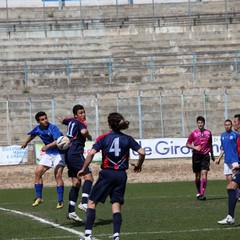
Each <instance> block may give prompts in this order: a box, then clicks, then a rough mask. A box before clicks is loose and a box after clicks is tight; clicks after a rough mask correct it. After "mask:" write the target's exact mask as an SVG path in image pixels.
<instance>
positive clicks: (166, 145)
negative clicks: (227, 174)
mask: <svg viewBox="0 0 240 240" xmlns="http://www.w3.org/2000/svg"><path fill="white" fill-rule="evenodd" d="M186 141H187V138H174V139H173V138H159V139H142V140H139V141H138V142H139V144H140V145H141V147H142V148H143V149H144V150H145V153H146V159H158V158H177V157H191V153H192V150H191V149H189V148H187V147H186V145H185V144H186ZM213 143H214V144H213V152H214V155H215V156H218V155H219V153H220V139H219V137H213ZM137 156H138V153H137V152H134V151H131V157H132V159H137Z"/></svg>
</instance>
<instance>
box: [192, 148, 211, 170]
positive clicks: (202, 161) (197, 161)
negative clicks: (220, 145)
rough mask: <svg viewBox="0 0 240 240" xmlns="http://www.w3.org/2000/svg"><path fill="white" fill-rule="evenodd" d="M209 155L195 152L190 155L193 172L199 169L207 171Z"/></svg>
mask: <svg viewBox="0 0 240 240" xmlns="http://www.w3.org/2000/svg"><path fill="white" fill-rule="evenodd" d="M209 166H210V155H209V154H205V155H202V154H196V153H193V155H192V169H193V172H194V173H198V172H201V170H207V171H209V170H210V168H209Z"/></svg>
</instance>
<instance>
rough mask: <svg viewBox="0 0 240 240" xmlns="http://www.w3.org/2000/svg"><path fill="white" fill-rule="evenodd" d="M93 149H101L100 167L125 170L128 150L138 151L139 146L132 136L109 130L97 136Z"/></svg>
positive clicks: (127, 161)
mask: <svg viewBox="0 0 240 240" xmlns="http://www.w3.org/2000/svg"><path fill="white" fill-rule="evenodd" d="M92 148H93V149H95V150H96V151H97V152H98V151H100V150H101V151H102V165H101V168H102V169H114V170H126V169H128V164H129V150H130V149H132V150H134V151H138V150H139V149H140V148H141V146H140V145H139V144H138V143H137V142H136V141H135V140H134V139H133V137H131V136H129V135H126V134H124V133H122V132H114V131H112V132H109V133H106V134H104V135H101V136H99V137H98V138H97V139H96V142H95V143H94V144H93V147H92Z"/></svg>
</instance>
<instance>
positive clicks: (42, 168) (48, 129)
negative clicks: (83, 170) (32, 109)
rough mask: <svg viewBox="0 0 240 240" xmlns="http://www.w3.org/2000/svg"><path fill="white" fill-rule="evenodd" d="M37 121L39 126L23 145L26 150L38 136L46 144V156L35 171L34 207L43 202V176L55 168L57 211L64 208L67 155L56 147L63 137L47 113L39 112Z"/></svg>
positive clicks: (44, 149)
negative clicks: (64, 175)
mask: <svg viewBox="0 0 240 240" xmlns="http://www.w3.org/2000/svg"><path fill="white" fill-rule="evenodd" d="M35 119H36V121H37V123H38V124H39V125H38V126H36V127H35V128H34V129H33V130H32V131H30V132H29V133H28V135H29V136H28V138H27V139H26V141H25V142H24V143H23V144H22V148H25V147H26V146H27V145H28V143H29V142H31V141H32V140H33V139H34V138H35V137H36V136H38V137H40V138H41V140H42V141H43V143H44V144H45V145H44V146H43V147H42V149H41V150H42V152H44V153H45V154H43V155H42V157H41V160H40V162H39V164H38V165H37V167H36V170H35V192H36V199H35V200H34V202H33V204H32V206H33V207H35V206H38V205H39V204H40V203H41V202H42V201H43V200H42V190H43V175H44V173H45V172H46V171H47V170H49V169H50V168H52V167H54V176H55V179H56V182H57V193H58V204H57V209H61V208H63V194H64V182H63V179H62V173H63V169H64V167H65V155H64V152H63V151H61V150H59V149H58V148H57V147H56V141H57V138H58V137H60V136H62V133H61V132H60V131H59V129H58V127H57V126H55V125H53V124H51V123H50V122H49V121H48V117H47V114H46V113H45V112H38V113H37V114H36V115H35Z"/></svg>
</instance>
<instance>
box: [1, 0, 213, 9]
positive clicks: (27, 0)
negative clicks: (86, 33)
mask: <svg viewBox="0 0 240 240" xmlns="http://www.w3.org/2000/svg"><path fill="white" fill-rule="evenodd" d="M197 1H198V0H191V1H190V2H197ZM211 1H218V0H211ZM63 2H64V5H65V6H79V4H80V0H65V1H63ZM116 2H118V4H129V3H130V2H133V4H152V2H153V0H118V1H116V0H91V1H89V0H81V5H82V6H100V5H116ZM179 2H188V1H187V0H154V3H179ZM59 4H61V0H52V1H51V0H46V1H45V5H46V7H58V6H59ZM6 5H8V7H9V8H18V7H43V2H42V1H41V0H1V1H0V8H5V7H6Z"/></svg>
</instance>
